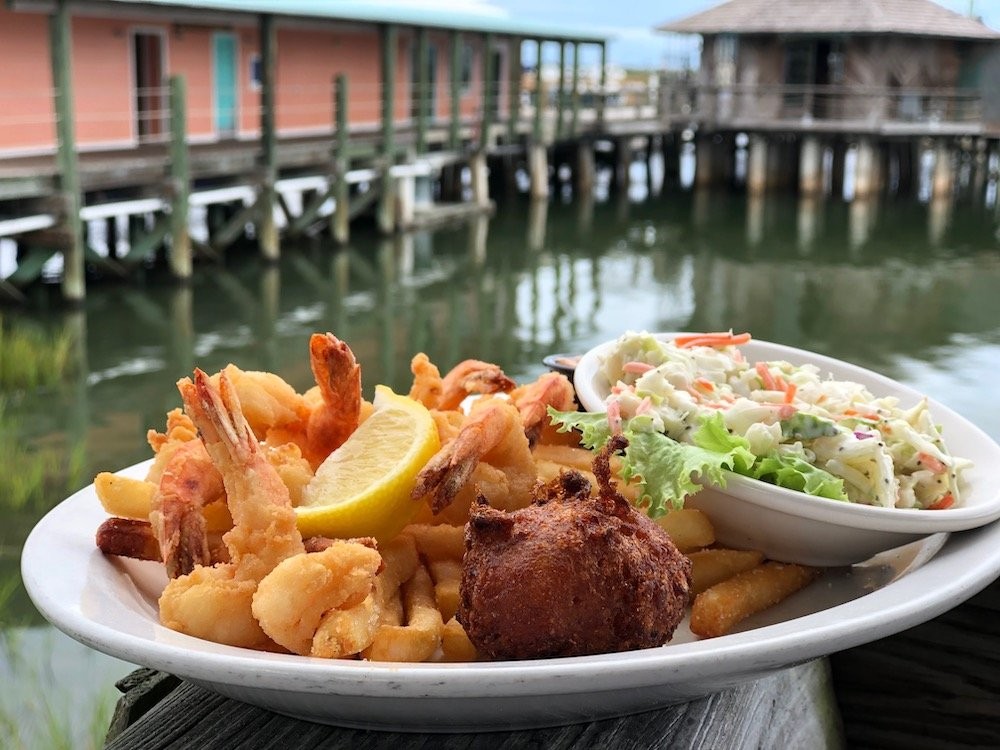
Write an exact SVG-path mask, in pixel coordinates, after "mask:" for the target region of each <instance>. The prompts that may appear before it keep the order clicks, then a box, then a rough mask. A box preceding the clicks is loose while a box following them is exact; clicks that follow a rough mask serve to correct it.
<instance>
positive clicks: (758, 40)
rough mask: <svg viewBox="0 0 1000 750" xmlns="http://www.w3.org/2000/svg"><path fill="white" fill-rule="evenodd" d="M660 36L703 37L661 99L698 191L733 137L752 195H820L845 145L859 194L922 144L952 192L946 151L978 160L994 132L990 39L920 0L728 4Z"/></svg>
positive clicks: (733, 0) (998, 75) (940, 182)
mask: <svg viewBox="0 0 1000 750" xmlns="http://www.w3.org/2000/svg"><path fill="white" fill-rule="evenodd" d="M657 29H658V30H659V31H663V32H673V33H682V34H699V35H701V37H702V50H701V67H700V70H699V71H698V74H697V76H695V77H693V78H692V79H691V80H689V81H686V82H681V83H675V84H673V85H672V87H670V89H669V90H668V91H666V92H664V102H663V111H664V113H665V116H666V117H667V119H668V121H669V122H670V126H671V128H673V129H680V130H683V129H690V130H691V131H694V132H696V133H697V135H696V138H697V146H698V151H697V154H698V165H697V177H696V180H697V181H698V182H700V183H702V184H708V183H712V182H718V181H722V180H725V179H726V177H727V171H728V170H729V169H731V165H732V159H731V158H730V157H731V154H732V148H733V145H732V144H733V141H734V137H735V136H736V135H737V134H741V133H742V134H746V135H747V136H749V144H750V145H749V149H750V153H749V158H748V163H749V169H748V174H747V188H748V190H750V191H761V190H764V189H766V188H767V187H768V186H769V185H773V184H775V183H776V182H780V181H781V180H782V179H786V180H787V179H788V177H792V179H794V177H795V176H796V175H797V176H798V180H799V188H800V191H801V192H803V193H807V194H808V193H815V192H818V191H820V190H821V189H822V178H821V171H822V168H821V162H822V160H823V154H824V153H826V152H832V153H834V154H835V155H837V156H838V158H842V156H843V154H844V150H845V148H846V147H848V146H849V147H851V148H854V149H856V152H855V157H856V158H855V165H856V169H855V181H854V194H855V196H859V197H860V196H864V195H865V194H868V193H870V192H872V191H875V190H878V189H879V187H880V185H881V184H882V182H883V180H884V179H885V174H886V170H887V166H886V165H889V164H891V165H892V169H893V171H894V173H895V174H896V175H897V177H898V176H899V175H902V176H903V177H905V176H906V175H907V173H908V172H911V171H912V165H913V163H914V157H913V155H914V153H916V151H917V148H926V147H927V145H928V144H930V145H932V146H933V148H934V150H935V153H936V155H937V158H936V168H935V179H934V183H935V190H936V191H937V192H939V193H941V192H949V191H950V190H951V185H952V169H951V164H952V162H953V155H954V153H955V150H956V148H957V147H958V146H960V145H961V146H962V147H964V148H967V149H968V148H972V149H973V150H974V151H975V152H976V153H977V154H978V158H979V159H981V160H985V158H986V150H987V149H988V148H991V147H993V146H995V141H996V139H997V138H998V137H1000V32H997V31H994V30H993V29H990V28H988V27H987V26H985V25H984V24H982V23H981V22H980V21H978V20H976V19H973V18H969V17H966V16H962V15H960V14H958V13H955V12H952V11H950V10H947V9H945V8H943V7H941V6H940V5H938V4H936V3H934V2H930V0H729V2H725V3H722V4H720V5H718V6H716V7H713V8H710V9H708V10H706V11H704V12H701V13H697V14H695V15H693V16H690V17H687V18H683V19H680V20H676V21H671V22H669V23H665V24H663V25H662V26H659V27H657ZM796 161H797V162H798V169H796ZM836 161H837V160H836V159H835V160H834V162H835V163H836Z"/></svg>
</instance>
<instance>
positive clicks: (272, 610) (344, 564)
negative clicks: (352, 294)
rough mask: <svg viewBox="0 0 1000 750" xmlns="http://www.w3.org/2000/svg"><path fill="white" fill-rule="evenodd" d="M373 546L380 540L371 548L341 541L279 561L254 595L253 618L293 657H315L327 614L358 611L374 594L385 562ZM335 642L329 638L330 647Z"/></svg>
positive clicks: (373, 633)
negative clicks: (316, 637) (319, 632)
mask: <svg viewBox="0 0 1000 750" xmlns="http://www.w3.org/2000/svg"><path fill="white" fill-rule="evenodd" d="M373 546H374V542H372V546H366V545H365V544H362V543H360V542H357V541H341V540H338V541H335V542H334V543H333V544H331V545H330V546H329V547H327V548H326V549H324V550H323V551H321V552H314V553H311V554H302V555H295V556H294V557H289V558H287V559H285V560H283V561H282V562H281V563H279V564H278V565H277V566H276V567H275V568H274V570H272V571H271V572H270V573H269V574H268V575H266V576H265V577H264V579H263V580H262V581H261V582H260V584H259V585H258V586H257V592H256V593H255V594H254V596H253V605H252V610H253V614H254V616H255V617H256V618H257V621H258V622H259V623H260V626H261V628H263V630H264V632H265V633H267V634H268V635H269V636H270V637H271V638H272V639H273V640H274V641H275V643H278V644H280V645H282V646H284V647H285V648H287V649H288V650H289V651H291V652H293V653H296V654H302V655H309V654H311V653H312V652H313V638H314V636H315V635H316V631H317V630H318V629H319V626H320V623H321V621H322V620H323V618H324V615H326V614H327V613H328V612H331V611H332V610H350V609H353V608H354V607H357V606H358V605H360V604H362V603H363V602H364V601H365V600H366V599H367V598H368V597H369V595H370V594H371V593H372V591H373V590H374V587H375V576H376V574H377V573H378V571H379V570H380V568H381V566H382V558H381V556H380V555H379V553H378V552H377V551H376V550H375V549H373ZM373 617H374V610H373ZM377 622H378V619H377V617H374V622H373V623H372V625H371V628H370V631H371V637H374V635H375V626H376V625H377ZM329 641H330V638H329V634H327V637H326V638H325V639H324V645H327V644H328V643H329ZM369 642H370V641H369ZM367 645H368V644H367V643H364V644H362V645H361V646H360V647H359V648H358V649H356V650H355V651H353V652H350V653H357V651H360V650H361V648H364V647H365V646H367ZM324 655H331V656H346V655H347V654H346V653H339V654H327V653H325V654H324Z"/></svg>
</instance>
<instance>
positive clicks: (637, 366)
mask: <svg viewBox="0 0 1000 750" xmlns="http://www.w3.org/2000/svg"><path fill="white" fill-rule="evenodd" d="M652 369H653V366H652V365H649V364H646V363H645V362H626V363H625V364H624V365H622V371H623V372H630V373H633V374H636V375H641V374H643V373H644V372H649V371H650V370H652Z"/></svg>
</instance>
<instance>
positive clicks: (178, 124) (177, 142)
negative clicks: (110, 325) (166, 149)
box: [170, 76, 191, 279]
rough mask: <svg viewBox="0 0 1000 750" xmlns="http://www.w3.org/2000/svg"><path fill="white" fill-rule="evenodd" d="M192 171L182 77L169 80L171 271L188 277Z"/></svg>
mask: <svg viewBox="0 0 1000 750" xmlns="http://www.w3.org/2000/svg"><path fill="white" fill-rule="evenodd" d="M190 194H191V170H190V167H189V162H188V148H187V85H186V83H185V81H184V78H183V77H182V76H172V77H171V78H170V272H171V273H172V274H173V275H174V277H175V278H177V279H189V278H191V235H190V234H189V233H188V202H189V200H190Z"/></svg>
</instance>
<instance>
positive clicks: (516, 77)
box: [507, 37, 523, 142]
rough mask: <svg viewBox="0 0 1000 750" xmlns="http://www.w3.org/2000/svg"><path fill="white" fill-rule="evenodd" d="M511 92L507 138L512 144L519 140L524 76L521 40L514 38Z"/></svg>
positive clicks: (511, 45) (511, 53)
mask: <svg viewBox="0 0 1000 750" xmlns="http://www.w3.org/2000/svg"><path fill="white" fill-rule="evenodd" d="M510 51H511V52H510V84H509V85H510V91H509V92H508V99H509V101H510V104H509V106H508V109H509V110H510V111H509V112H508V113H507V117H508V118H509V126H508V128H507V137H508V138H509V139H510V141H511V142H514V141H516V140H517V132H518V120H520V119H521V78H522V75H523V72H522V69H521V39H520V38H517V37H514V38H511V40H510Z"/></svg>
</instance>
